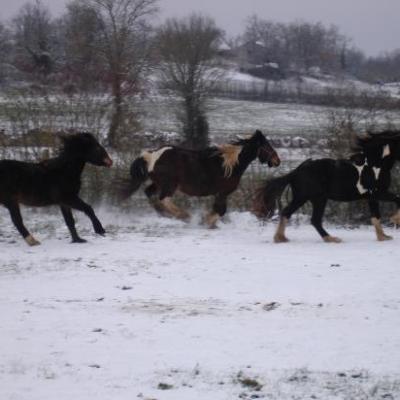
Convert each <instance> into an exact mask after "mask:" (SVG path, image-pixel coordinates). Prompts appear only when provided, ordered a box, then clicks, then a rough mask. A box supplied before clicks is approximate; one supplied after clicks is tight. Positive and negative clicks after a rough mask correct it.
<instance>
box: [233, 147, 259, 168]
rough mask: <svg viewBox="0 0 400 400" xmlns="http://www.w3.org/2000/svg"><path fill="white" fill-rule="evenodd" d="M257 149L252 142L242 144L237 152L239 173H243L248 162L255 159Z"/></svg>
mask: <svg viewBox="0 0 400 400" xmlns="http://www.w3.org/2000/svg"><path fill="white" fill-rule="evenodd" d="M257 150H258V149H257V148H256V146H254V145H253V144H252V143H250V144H246V145H244V146H243V149H242V151H241V152H240V154H239V165H238V170H239V171H240V173H243V172H244V171H245V170H246V168H247V167H248V166H249V164H250V163H251V162H252V161H254V160H255V159H256V157H257Z"/></svg>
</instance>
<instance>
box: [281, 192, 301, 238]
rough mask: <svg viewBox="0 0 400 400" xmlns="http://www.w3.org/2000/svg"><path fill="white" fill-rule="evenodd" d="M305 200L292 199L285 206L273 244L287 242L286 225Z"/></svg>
mask: <svg viewBox="0 0 400 400" xmlns="http://www.w3.org/2000/svg"><path fill="white" fill-rule="evenodd" d="M306 201H307V200H304V199H300V198H296V197H294V198H293V200H292V201H291V202H290V203H289V205H288V206H286V207H285V208H284V209H283V210H282V213H281V217H280V219H279V224H278V227H277V229H276V232H275V235H274V242H275V243H284V242H288V241H289V239H288V238H287V237H286V236H285V229H286V225H287V223H288V221H289V219H290V217H291V216H292V214H293V213H294V212H295V211H296V210H298V209H299V208H300V207H301V206H302V205H303V204H304V203H305V202H306Z"/></svg>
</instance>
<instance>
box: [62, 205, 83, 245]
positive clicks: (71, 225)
mask: <svg viewBox="0 0 400 400" xmlns="http://www.w3.org/2000/svg"><path fill="white" fill-rule="evenodd" d="M60 209H61V213H62V215H63V217H64V220H65V223H66V224H67V227H68V229H69V231H70V233H71V236H72V243H86V240H85V239H82V238H80V237H79V235H78V233H77V231H76V228H75V220H74V217H73V215H72V211H71V208H70V207H67V206H60Z"/></svg>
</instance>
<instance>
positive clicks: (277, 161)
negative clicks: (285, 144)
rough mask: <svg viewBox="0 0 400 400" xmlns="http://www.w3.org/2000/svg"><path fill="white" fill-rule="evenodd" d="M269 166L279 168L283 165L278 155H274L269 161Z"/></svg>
mask: <svg viewBox="0 0 400 400" xmlns="http://www.w3.org/2000/svg"><path fill="white" fill-rule="evenodd" d="M268 165H269V166H270V167H279V165H281V159H280V158H279V157H278V155H277V154H274V155H273V156H272V157H271V158H270V159H269V160H268Z"/></svg>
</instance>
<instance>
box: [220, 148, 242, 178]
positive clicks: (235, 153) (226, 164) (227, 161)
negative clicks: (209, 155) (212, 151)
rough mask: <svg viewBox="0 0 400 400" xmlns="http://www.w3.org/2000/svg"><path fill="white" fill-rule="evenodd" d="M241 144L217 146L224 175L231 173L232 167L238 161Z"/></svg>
mask: <svg viewBox="0 0 400 400" xmlns="http://www.w3.org/2000/svg"><path fill="white" fill-rule="evenodd" d="M241 151H242V146H240V145H237V144H222V145H220V146H218V152H219V154H220V156H221V157H222V159H223V162H222V166H223V168H224V177H225V178H229V177H230V176H231V175H232V172H233V168H234V167H235V165H236V164H237V163H238V162H239V154H240V152H241Z"/></svg>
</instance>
